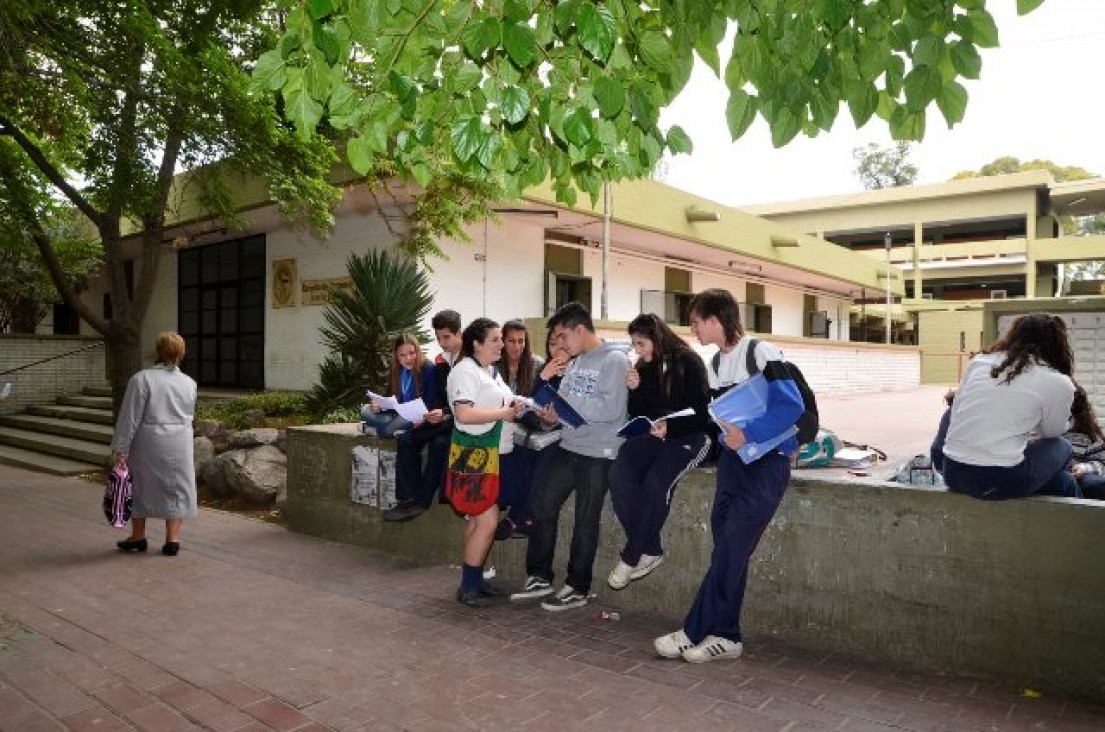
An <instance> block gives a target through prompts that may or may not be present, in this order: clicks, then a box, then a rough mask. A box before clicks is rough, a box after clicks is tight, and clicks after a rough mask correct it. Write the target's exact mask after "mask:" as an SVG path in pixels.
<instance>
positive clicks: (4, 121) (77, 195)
mask: <svg viewBox="0 0 1105 732" xmlns="http://www.w3.org/2000/svg"><path fill="white" fill-rule="evenodd" d="M0 127H2V128H3V130H4V134H6V135H8V136H10V137H11V138H12V139H13V140H15V142H16V144H17V145H19V147H20V148H22V150H23V152H24V153H25V154H26V155H27V157H29V158H30V159H31V162H32V163H34V164H35V167H36V168H38V169H39V171H41V172H42V174H43V175H45V176H46V178H47V180H49V181H50V183H52V184H53V185H54V187H55V188H57V189H58V190H59V191H61V192H62V193H64V194H65V197H66V198H68V199H69V201H70V203H72V204H73V205H74V206H76V207H77V210H78V211H80V212H81V213H82V214H84V215H85V216H87V217H88V219H89V220H90V221H92V222H93V223H94V224H96V225H97V226H99V224H100V223H101V221H102V220H103V214H101V213H100V212H99V211H97V210H96V209H95V208H93V207H92V204H91V203H89V202H88V200H87V199H86V198H85V197H84V196H82V195H81V192H80V191H78V190H77V189H76V188H74V187H73V186H72V185H70V184H69V182H68V181H67V180H65V176H63V175H62V174H61V171H60V170H58V169H57V167H56V166H55V165H54V164H53V163H51V162H50V160H49V159H48V158H47V157H46V154H45V153H44V152H42V150H41V148H39V147H38V145H36V144H34V143H33V142H31V140H30V139H29V138H28V137H27V136H26V135H24V134H23V131H22V130H20V129H19V127H17V126H16V125H15V124H14V123H13V122H12V121H11V120H9V119H8V118H6V117H3V116H0Z"/></svg>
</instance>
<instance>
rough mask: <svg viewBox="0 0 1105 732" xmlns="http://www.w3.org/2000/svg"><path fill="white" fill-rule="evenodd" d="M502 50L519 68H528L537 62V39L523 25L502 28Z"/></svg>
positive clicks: (531, 31) (512, 24) (515, 24)
mask: <svg viewBox="0 0 1105 732" xmlns="http://www.w3.org/2000/svg"><path fill="white" fill-rule="evenodd" d="M503 48H505V49H506V53H507V55H508V56H510V60H511V61H513V62H514V64H515V65H516V66H518V67H519V68H522V69H524V68H528V67H529V66H530V65H532V64H533V62H534V61H536V60H537V39H536V37H535V36H534V35H533V29H532V28H530V27H529V26H528V25H526V24H525V23H510V24H508V25H506V26H504V27H503Z"/></svg>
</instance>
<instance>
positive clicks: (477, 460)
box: [445, 422, 503, 516]
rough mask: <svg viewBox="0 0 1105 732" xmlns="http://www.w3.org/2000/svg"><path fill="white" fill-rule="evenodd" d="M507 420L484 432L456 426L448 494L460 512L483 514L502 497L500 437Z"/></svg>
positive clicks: (446, 490)
mask: <svg viewBox="0 0 1105 732" xmlns="http://www.w3.org/2000/svg"><path fill="white" fill-rule="evenodd" d="M502 431H503V423H502V422H496V423H495V426H494V427H493V428H491V429H490V430H489V431H487V432H485V433H484V434H482V435H470V434H468V433H467V432H461V431H460V430H458V429H454V430H453V436H452V439H451V441H450V444H449V466H448V468H447V469H446V471H445V497H446V498H447V499H448V500H449V503H451V504H453V508H455V509H456V510H457V511H458V512H459V513H463V514H465V515H467V516H479V515H480V514H481V513H483V512H484V511H486V510H487V509H489V508H491V507H492V506H494V505H495V502H496V501H498V500H499V437H500V435H501V434H502Z"/></svg>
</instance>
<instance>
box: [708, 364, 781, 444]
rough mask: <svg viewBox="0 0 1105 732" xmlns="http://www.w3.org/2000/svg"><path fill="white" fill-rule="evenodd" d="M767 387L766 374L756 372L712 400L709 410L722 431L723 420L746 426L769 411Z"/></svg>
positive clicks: (738, 425)
mask: <svg viewBox="0 0 1105 732" xmlns="http://www.w3.org/2000/svg"><path fill="white" fill-rule="evenodd" d="M767 388H768V387H767V379H766V378H764V375H763V374H756V375H755V376H753V377H752V378H751V379H749V380H748V381H744V382H742V383H740V384H737V385H735V386H733V387H731V388H730V389H729V391H727V392H725V393H724V394H722V395H721V396H719V397H718V398H717V399H715V400H713V401H712V402H710V406H709V407H707V411H709V413H710V416H711V417H713V419H714V421H715V422H717V423H718V426H719V427H722V431H724V427H723V426H722V422H728V423H729V424H734V425H736V426H737V427H744V426H745V425H747V424H748V423H749V422H751V421H752V420H754V419H756V418H758V417H762V416H763V413H764V412H765V411H767Z"/></svg>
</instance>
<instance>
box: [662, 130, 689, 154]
mask: <svg viewBox="0 0 1105 732" xmlns="http://www.w3.org/2000/svg"><path fill="white" fill-rule="evenodd" d="M668 149H669V150H671V151H672V152H673V153H675V154H677V155H678V154H680V153H686V154H688V155H689V154H691V153H692V152H694V142H692V141H691V138H690V136H688V135H687V133H686V132H684V131H683V128H682V127H680V126H679V125H672V126H671V129H670V130H668Z"/></svg>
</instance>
